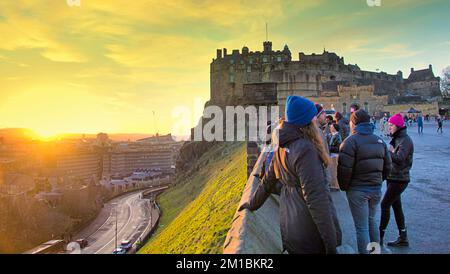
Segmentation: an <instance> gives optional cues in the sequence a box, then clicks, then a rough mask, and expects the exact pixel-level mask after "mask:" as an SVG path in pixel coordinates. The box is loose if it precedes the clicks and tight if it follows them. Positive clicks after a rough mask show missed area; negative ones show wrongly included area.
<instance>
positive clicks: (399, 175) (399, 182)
mask: <svg viewBox="0 0 450 274" xmlns="http://www.w3.org/2000/svg"><path fill="white" fill-rule="evenodd" d="M389 132H390V133H391V135H392V141H391V143H390V144H391V146H392V148H391V151H390V155H391V158H392V164H393V168H392V170H391V172H390V173H389V175H388V176H387V190H386V193H385V194H384V198H383V201H382V202H381V221H380V238H381V244H383V237H384V232H385V230H386V228H387V226H388V223H389V219H390V210H391V207H392V208H393V209H394V214H395V221H396V222H397V228H398V231H399V237H398V239H397V240H396V241H393V242H389V243H388V246H392V247H401V246H409V242H408V236H407V232H406V225H405V216H404V215H403V209H402V199H401V195H402V193H403V191H405V189H406V188H407V187H408V183H409V181H410V176H409V171H410V170H411V167H412V164H413V154H414V144H413V142H412V140H411V138H410V137H409V136H408V134H407V132H406V126H405V124H404V120H403V119H402V116H401V114H396V115H394V116H392V117H391V118H390V119H389Z"/></svg>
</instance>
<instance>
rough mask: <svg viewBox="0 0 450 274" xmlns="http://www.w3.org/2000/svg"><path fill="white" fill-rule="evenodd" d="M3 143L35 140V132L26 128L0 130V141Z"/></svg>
mask: <svg viewBox="0 0 450 274" xmlns="http://www.w3.org/2000/svg"><path fill="white" fill-rule="evenodd" d="M1 138H3V140H4V142H10V141H25V140H32V139H36V138H37V134H36V132H34V131H32V130H31V129H26V128H1V129H0V139H1Z"/></svg>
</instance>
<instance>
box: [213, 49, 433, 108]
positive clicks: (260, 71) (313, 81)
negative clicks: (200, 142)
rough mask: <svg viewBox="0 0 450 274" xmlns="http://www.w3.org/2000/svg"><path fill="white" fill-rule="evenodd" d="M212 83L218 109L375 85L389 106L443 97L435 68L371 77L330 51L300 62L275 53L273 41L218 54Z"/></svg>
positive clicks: (285, 52)
mask: <svg viewBox="0 0 450 274" xmlns="http://www.w3.org/2000/svg"><path fill="white" fill-rule="evenodd" d="M210 79H211V99H210V102H209V104H216V105H241V104H250V103H251V104H271V103H278V104H279V105H280V106H283V105H284V102H285V100H286V98H287V96H289V95H301V96H305V97H312V98H314V97H324V96H339V91H338V87H339V86H341V87H342V86H344V87H346V86H347V87H351V86H373V90H374V92H373V94H374V95H375V96H387V98H388V103H390V104H392V103H399V102H404V101H408V100H409V101H424V100H426V99H430V98H434V97H440V96H441V92H440V88H439V83H440V78H439V77H435V76H434V74H433V70H432V66H431V65H430V66H429V68H427V69H423V70H414V69H411V74H410V76H409V77H408V78H407V79H405V78H403V73H402V72H401V71H398V72H397V74H388V73H386V72H371V71H365V70H362V69H361V68H360V67H359V66H358V65H356V64H355V65H352V64H345V63H344V58H343V57H340V56H338V55H337V54H336V53H334V52H328V51H326V50H324V51H323V52H322V53H321V54H314V53H313V54H311V55H306V54H304V53H303V52H300V53H299V54H298V60H293V58H292V54H291V51H290V49H289V47H288V46H287V45H286V46H284V48H283V50H277V51H274V50H273V49H272V42H270V41H265V42H264V43H263V51H255V52H253V51H250V50H249V49H248V47H243V48H242V50H241V52H240V51H239V50H237V49H235V50H232V52H231V54H228V52H227V49H225V48H224V49H223V50H222V49H218V50H217V55H216V58H215V59H213V61H212V63H211V76H210ZM255 100H256V102H255ZM336 103H338V102H336ZM365 103H367V102H365ZM348 105H350V104H348ZM344 107H345V105H344Z"/></svg>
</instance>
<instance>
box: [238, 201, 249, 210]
mask: <svg viewBox="0 0 450 274" xmlns="http://www.w3.org/2000/svg"><path fill="white" fill-rule="evenodd" d="M244 209H248V210H250V205H249V204H248V202H246V203H243V204H242V205H241V206H240V207H239V209H238V211H239V212H241V211H242V210H244Z"/></svg>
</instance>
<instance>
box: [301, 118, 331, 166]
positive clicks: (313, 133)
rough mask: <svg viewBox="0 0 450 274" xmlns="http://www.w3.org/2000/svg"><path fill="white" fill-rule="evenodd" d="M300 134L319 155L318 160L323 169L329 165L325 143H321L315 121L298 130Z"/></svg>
mask: <svg viewBox="0 0 450 274" xmlns="http://www.w3.org/2000/svg"><path fill="white" fill-rule="evenodd" d="M300 132H301V133H303V136H304V137H305V139H308V140H310V141H311V142H312V143H313V145H314V147H315V148H316V149H317V152H318V153H319V158H320V160H321V161H322V164H323V165H324V167H325V168H327V167H328V166H329V165H330V157H329V156H328V152H327V149H326V147H325V143H324V142H323V139H322V137H321V136H320V135H321V133H320V132H319V128H318V127H317V125H316V122H315V121H312V122H311V123H310V124H309V125H307V126H305V127H302V128H300Z"/></svg>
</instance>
